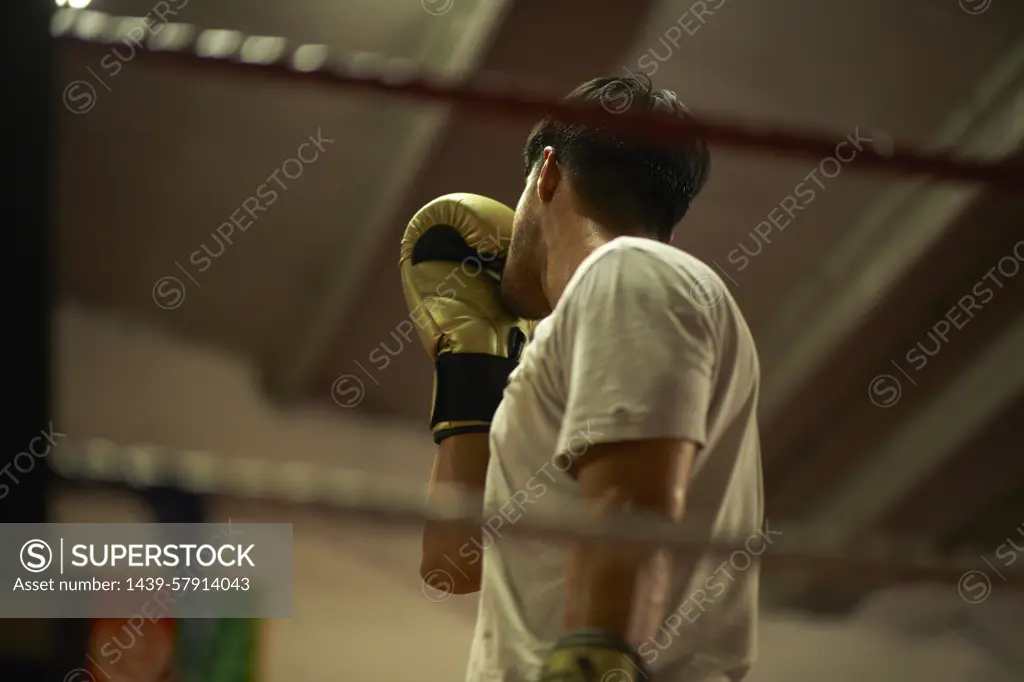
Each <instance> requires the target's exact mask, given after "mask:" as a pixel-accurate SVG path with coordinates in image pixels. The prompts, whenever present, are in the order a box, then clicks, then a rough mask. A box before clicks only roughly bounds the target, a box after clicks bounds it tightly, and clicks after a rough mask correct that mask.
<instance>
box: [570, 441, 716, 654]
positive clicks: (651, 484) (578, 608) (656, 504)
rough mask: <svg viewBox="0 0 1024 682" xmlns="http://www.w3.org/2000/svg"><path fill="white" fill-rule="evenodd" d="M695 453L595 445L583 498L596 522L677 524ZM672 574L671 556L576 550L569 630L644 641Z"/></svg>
mask: <svg viewBox="0 0 1024 682" xmlns="http://www.w3.org/2000/svg"><path fill="white" fill-rule="evenodd" d="M697 449H698V448H697V445H696V444H695V443H693V442H690V441H686V440H682V439H677V438H658V439H652V440H642V441H634V442H620V443H601V444H597V445H595V446H593V447H591V448H589V449H588V450H587V451H586V452H585V453H583V456H582V457H581V459H580V461H579V462H578V465H577V471H578V474H577V482H578V483H579V486H580V492H581V494H582V495H583V499H584V501H585V502H586V504H587V506H588V507H589V508H590V509H591V510H592V511H593V512H594V514H595V515H596V516H600V515H602V514H623V513H632V514H644V513H650V514H652V515H657V516H658V517H661V518H664V519H667V520H670V521H674V522H679V521H681V520H682V517H683V510H684V509H685V506H686V499H685V496H686V484H687V482H688V481H689V478H690V469H691V467H692V465H693V459H694V456H695V455H696V454H697ZM672 569H673V566H672V557H671V555H669V554H668V553H665V552H658V551H657V550H656V549H655V548H646V549H645V548H640V547H637V548H635V549H632V550H631V551H623V548H621V547H616V546H614V545H610V544H607V543H583V542H580V543H577V544H576V545H575V546H574V547H573V549H572V555H571V557H570V567H569V574H568V577H567V581H566V600H567V603H566V614H565V627H566V629H568V630H576V629H582V628H600V629H602V630H607V631H609V632H612V633H614V634H616V635H618V636H619V637H622V638H623V639H625V640H627V641H640V640H643V639H646V638H647V637H649V636H650V635H651V634H652V633H651V632H648V631H647V630H649V629H650V628H651V627H652V624H653V627H654V628H655V630H656V629H657V627H658V625H657V624H658V623H660V622H661V620H662V619H663V617H664V615H665V613H666V610H665V607H666V604H665V599H666V598H667V594H666V593H665V589H666V588H667V587H668V584H669V580H668V578H669V577H670V576H671V572H672Z"/></svg>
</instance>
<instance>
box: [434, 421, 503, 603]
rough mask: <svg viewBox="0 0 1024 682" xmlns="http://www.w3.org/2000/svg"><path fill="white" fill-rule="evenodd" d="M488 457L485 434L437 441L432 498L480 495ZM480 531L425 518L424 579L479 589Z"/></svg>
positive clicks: (445, 587)
mask: <svg viewBox="0 0 1024 682" xmlns="http://www.w3.org/2000/svg"><path fill="white" fill-rule="evenodd" d="M488 458H489V449H488V434H487V433H467V434H462V435H458V436H450V437H448V438H446V439H445V440H443V441H441V443H440V444H439V445H438V446H437V455H436V456H435V457H434V470H433V471H432V472H431V474H430V489H429V490H430V492H429V496H430V498H431V500H434V499H436V498H437V497H443V496H444V495H445V494H446V493H452V492H456V493H460V494H468V495H473V496H476V495H482V493H483V489H484V482H485V481H486V479H487V461H488ZM481 533H482V531H481V529H480V528H478V527H467V526H464V525H454V526H453V525H451V524H447V523H442V522H429V521H428V522H427V524H426V526H425V527H424V529H423V554H422V558H421V560H420V577H421V578H423V581H424V582H425V583H426V584H428V585H430V586H431V587H433V588H435V589H438V590H442V591H444V592H452V593H454V594H469V593H471V592H476V591H478V590H479V589H480V569H481V565H482V564H483V554H482V552H481V551H480V549H479V548H480V542H481ZM474 541H475V544H474Z"/></svg>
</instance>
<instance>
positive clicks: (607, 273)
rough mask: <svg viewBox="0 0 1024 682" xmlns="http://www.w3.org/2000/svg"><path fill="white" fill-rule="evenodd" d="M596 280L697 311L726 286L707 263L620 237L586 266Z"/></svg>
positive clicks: (714, 300)
mask: <svg viewBox="0 0 1024 682" xmlns="http://www.w3.org/2000/svg"><path fill="white" fill-rule="evenodd" d="M586 265H587V266H589V267H588V270H592V271H593V274H594V276H595V279H596V280H600V281H602V282H604V283H605V284H606V285H609V286H611V285H612V283H613V282H616V283H617V284H631V285H635V286H636V287H637V289H638V290H639V291H641V292H646V293H648V294H650V293H654V292H655V291H657V292H660V293H661V295H664V296H666V297H668V298H674V297H683V298H685V299H686V300H690V301H691V302H693V303H694V304H696V305H698V307H707V306H709V305H714V304H715V303H717V302H719V301H720V300H721V298H722V297H723V296H724V295H725V294H726V293H727V290H726V287H725V283H724V282H723V281H722V279H721V278H720V277H719V275H718V273H716V272H715V270H714V269H713V268H712V267H711V266H709V265H708V264H707V263H705V262H704V261H702V260H701V259H699V258H697V257H696V256H694V255H693V254H691V253H688V252H686V251H683V250H681V249H678V248H676V247H674V246H672V245H670V244H665V243H662V242H658V241H654V240H652V239H643V238H640V237H619V238H617V239H614V240H612V241H610V242H608V243H607V244H605V245H604V246H602V247H601V248H600V249H598V251H595V252H594V254H593V255H592V259H591V261H590V262H589V263H587V264H586Z"/></svg>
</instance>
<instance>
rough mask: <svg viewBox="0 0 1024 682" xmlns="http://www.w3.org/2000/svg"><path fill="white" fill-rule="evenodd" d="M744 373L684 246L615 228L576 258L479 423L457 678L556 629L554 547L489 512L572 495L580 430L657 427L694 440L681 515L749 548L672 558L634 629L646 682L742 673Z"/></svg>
mask: <svg viewBox="0 0 1024 682" xmlns="http://www.w3.org/2000/svg"><path fill="white" fill-rule="evenodd" d="M759 376H760V370H759V367H758V361H757V353H756V350H755V348H754V343H753V340H752V339H751V336H750V331H749V329H748V328H747V325H746V323H745V321H744V320H743V317H742V315H741V314H740V311H739V309H738V308H737V306H736V303H735V301H734V300H733V299H732V297H731V296H730V294H729V292H728V290H727V289H726V287H725V285H724V284H723V282H722V280H721V279H720V278H719V277H718V276H717V275H716V274H715V272H714V271H713V270H711V268H709V267H708V266H707V265H705V264H704V263H702V262H701V261H699V260H698V259H696V258H694V257H693V256H690V255H689V254H686V253H684V252H683V251H680V250H678V249H675V248H673V247H671V246H669V245H666V244H661V243H659V242H655V241H653V240H648V239H639V238H631V237H621V238H618V239H615V240H614V241H612V242H610V243H608V244H606V245H604V246H602V247H601V248H599V249H598V250H597V251H595V252H594V253H593V254H591V255H590V256H589V257H588V258H587V259H586V260H585V261H584V262H583V263H582V264H581V265H580V267H579V269H578V270H577V271H576V273H575V274H574V275H573V277H572V279H571V280H570V281H569V283H568V285H567V287H566V289H565V292H564V294H563V296H562V298H561V300H559V302H558V304H557V306H556V307H555V310H554V311H553V313H552V314H551V315H550V316H549V317H547V318H546V319H545V320H543V321H542V322H540V323H539V325H538V326H537V329H536V332H535V335H534V340H533V342H532V343H531V344H530V345H529V346H528V347H527V349H526V350H525V351H524V353H523V357H522V359H521V362H520V364H519V366H518V367H517V368H516V370H515V371H514V372H513V374H512V376H511V377H510V379H509V383H508V386H507V387H506V389H505V393H504V397H503V399H502V402H501V405H500V406H499V408H498V411H497V413H496V414H495V416H494V421H493V424H492V426H491V435H490V464H489V468H488V471H487V485H486V490H485V505H486V508H487V511H488V513H489V514H490V515H491V519H490V520H489V521H488V524H487V527H486V528H485V529H484V532H485V534H484V536H483V538H482V540H481V544H480V549H482V550H483V551H482V554H483V562H484V563H483V579H482V586H481V592H480V606H479V613H478V616H477V623H476V631H475V633H474V637H473V645H472V648H471V651H470V659H469V669H468V673H467V680H468V682H535V680H536V679H537V673H538V670H539V667H540V664H541V661H542V659H543V657H544V655H545V654H546V653H547V652H548V651H549V650H550V648H551V647H552V646H553V645H554V643H555V641H556V640H557V639H558V638H559V637H560V636H561V635H562V634H564V626H563V616H564V602H565V598H564V596H565V595H564V587H565V573H566V565H567V558H568V549H567V548H566V547H564V546H557V545H554V544H551V543H550V542H547V541H534V540H530V539H527V538H523V537H521V536H516V537H508V536H503V534H502V530H501V527H502V525H505V526H508V525H511V524H514V523H515V522H516V521H518V520H519V519H521V518H523V517H524V516H527V515H529V514H552V513H557V510H558V508H559V505H560V504H561V505H565V504H567V503H573V502H576V503H578V501H579V500H580V494H579V489H578V486H577V484H576V482H575V481H574V480H573V479H572V478H570V477H569V476H568V475H567V474H566V473H564V471H565V470H566V469H567V468H568V466H569V463H570V461H571V458H572V456H573V455H578V454H580V453H581V452H582V451H583V449H585V447H587V446H588V445H589V444H591V443H595V444H596V443H606V442H620V441H630V440H639V439H647V438H670V437H675V438H684V439H688V440H692V441H696V442H697V443H699V444H701V445H702V446H703V447H702V449H701V450H700V452H699V454H698V456H697V459H696V461H695V462H694V466H693V471H692V475H691V479H690V484H689V487H688V490H687V502H686V516H685V518H684V520H683V522H682V525H683V526H687V523H689V524H690V525H689V526H688V530H692V531H694V532H699V533H705V534H706V536H707V537H710V538H719V537H723V536H728V537H749V540H748V543H747V547H748V550H749V552H738V553H734V554H733V556H731V557H730V558H729V559H727V560H726V561H722V560H721V558H718V557H707V558H705V559H701V560H698V561H695V562H693V563H691V564H688V565H687V566H685V567H680V568H678V569H677V570H676V571H675V573H674V576H673V580H672V597H671V601H670V602H669V603H670V604H675V605H677V606H676V607H675V610H674V611H672V613H671V614H669V615H668V617H667V618H666V619H665V621H664V623H663V627H662V630H661V632H660V633H659V634H658V635H657V636H656V637H654V638H652V639H650V640H648V641H645V642H642V643H635V644H638V650H639V653H640V655H641V656H642V657H643V659H644V660H645V661H646V662H647V663H648V665H649V666H650V667H651V668H652V670H653V671H654V672H655V673H656V676H657V679H658V681H659V682H698V681H699V682H706V681H708V680H719V679H727V678H726V677H725V673H726V672H728V671H734V675H735V676H736V679H739V677H740V676H742V670H743V668H745V667H746V666H748V665H749V664H750V663H751V662H752V660H753V657H754V651H755V645H756V641H755V640H756V624H757V593H758V570H757V562H756V561H755V559H756V556H758V555H760V554H762V553H763V552H764V551H765V549H766V548H767V546H768V544H770V543H771V538H770V537H769V535H768V534H766V533H763V532H761V527H762V519H763V504H762V485H761V461H760V445H759V441H758V429H757V422H756V410H757V393H758V385H759ZM638 466H643V463H642V462H638ZM563 508H564V507H563Z"/></svg>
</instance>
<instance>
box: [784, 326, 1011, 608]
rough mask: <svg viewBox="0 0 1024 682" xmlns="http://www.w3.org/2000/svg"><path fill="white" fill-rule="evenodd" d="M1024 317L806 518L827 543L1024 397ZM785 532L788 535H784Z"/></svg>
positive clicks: (787, 588)
mask: <svg viewBox="0 0 1024 682" xmlns="http://www.w3.org/2000/svg"><path fill="white" fill-rule="evenodd" d="M1022 348H1024V316H1021V317H1019V318H1018V319H1017V320H1016V321H1015V322H1014V323H1013V324H1011V325H1009V326H1008V327H1007V329H1006V331H1005V332H1004V333H1002V334H1001V335H1000V336H999V337H997V338H996V339H995V340H994V341H993V342H992V343H991V344H989V345H988V346H987V347H986V348H984V349H983V350H982V352H981V354H980V356H979V358H978V359H977V360H976V361H975V362H974V363H972V364H971V365H970V366H968V367H967V368H966V369H964V370H963V371H962V372H961V373H960V374H959V375H958V376H956V377H954V378H953V380H952V381H951V382H950V383H949V384H948V386H947V387H946V388H945V389H944V390H942V391H940V392H939V393H938V394H937V395H935V397H934V398H932V399H931V400H930V401H928V403H926V404H925V405H924V406H923V407H922V408H921V409H920V410H919V411H918V412H916V413H915V414H914V415H912V416H911V417H910V418H909V419H908V420H907V421H906V422H904V424H903V425H902V427H901V428H900V429H898V430H897V431H896V432H894V433H893V435H892V436H890V437H889V438H888V439H887V440H885V441H883V442H882V443H881V444H880V445H879V446H878V447H877V448H876V449H875V450H874V451H871V452H867V453H865V455H864V457H863V459H862V460H861V461H860V463H859V464H858V466H857V468H856V469H855V470H854V471H853V472H852V473H851V475H850V476H849V477H848V478H847V479H846V480H845V481H844V482H843V484H842V485H840V486H838V487H836V489H835V490H834V491H833V492H832V493H831V494H830V495H829V496H828V498H827V499H825V500H823V501H822V502H821V503H819V504H818V505H817V506H816V507H815V508H814V510H813V512H812V513H811V514H810V515H809V519H810V520H811V521H810V522H811V523H812V524H813V525H814V526H815V527H817V528H820V530H821V534H822V537H827V538H828V540H829V542H831V543H834V544H836V545H839V546H843V545H846V544H848V543H850V542H854V541H856V540H857V538H858V536H859V535H860V534H861V532H862V530H863V529H865V528H869V527H870V526H872V525H873V524H875V523H877V522H878V521H879V519H881V518H883V516H884V515H885V514H886V513H887V512H888V511H889V510H890V509H892V508H893V507H895V506H896V505H898V504H899V502H900V500H902V499H903V498H905V497H906V496H907V495H909V494H911V493H912V492H913V490H915V489H916V488H917V486H918V485H919V484H920V483H921V481H923V480H924V479H925V478H926V477H928V476H929V474H931V473H932V472H933V471H935V470H936V469H938V468H939V467H940V466H942V465H944V464H945V463H946V462H947V461H948V460H951V459H952V458H953V457H954V456H955V455H956V454H957V453H958V452H959V451H960V450H961V448H962V447H963V445H964V444H965V443H967V442H968V441H969V440H970V439H971V438H972V437H973V436H975V435H976V434H977V433H978V431H979V430H980V429H982V428H984V426H985V425H987V424H990V423H991V422H992V421H993V420H994V419H997V418H998V416H999V414H1000V412H1001V411H1002V410H1003V409H1004V408H1005V406H1006V405H1008V404H1010V403H1012V402H1013V400H1014V399H1015V398H1016V397H1017V396H1019V395H1020V394H1021V392H1024V353H1022V352H1021V349H1022ZM783 531H784V529H783ZM813 584H814V582H813V576H804V577H801V579H797V580H793V581H790V582H788V583H787V584H785V585H778V586H776V587H775V589H772V590H766V591H765V595H766V600H767V601H769V602H770V603H775V604H778V603H783V604H792V603H793V601H794V600H795V599H797V598H798V597H799V596H800V595H801V594H806V593H807V592H806V590H807V589H808V588H809V587H812V586H813Z"/></svg>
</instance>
